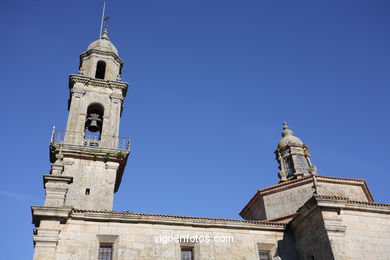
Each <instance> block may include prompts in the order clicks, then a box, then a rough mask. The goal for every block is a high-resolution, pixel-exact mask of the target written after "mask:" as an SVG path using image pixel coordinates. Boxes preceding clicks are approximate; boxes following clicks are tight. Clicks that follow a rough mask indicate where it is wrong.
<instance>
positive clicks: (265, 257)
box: [259, 250, 271, 260]
mask: <svg viewBox="0 0 390 260" xmlns="http://www.w3.org/2000/svg"><path fill="white" fill-rule="evenodd" d="M259 259H260V260H271V254H270V252H269V251H264V250H260V251H259Z"/></svg>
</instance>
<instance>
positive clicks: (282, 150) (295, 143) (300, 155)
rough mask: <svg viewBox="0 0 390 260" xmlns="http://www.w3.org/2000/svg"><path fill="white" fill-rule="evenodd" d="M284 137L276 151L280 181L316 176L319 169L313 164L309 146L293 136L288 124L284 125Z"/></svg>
mask: <svg viewBox="0 0 390 260" xmlns="http://www.w3.org/2000/svg"><path fill="white" fill-rule="evenodd" d="M282 137H283V138H282V139H281V140H280V141H279V144H278V148H277V149H276V151H275V155H276V160H277V161H278V163H279V170H280V171H279V173H278V176H279V178H280V180H281V181H287V180H290V179H296V178H299V177H303V176H309V175H316V174H317V168H316V167H315V166H314V165H313V164H312V163H311V160H310V154H309V151H308V146H307V145H306V144H304V143H303V142H302V141H301V139H299V138H298V137H296V136H294V135H293V131H291V130H290V129H289V128H288V126H287V124H286V122H284V123H283V132H282Z"/></svg>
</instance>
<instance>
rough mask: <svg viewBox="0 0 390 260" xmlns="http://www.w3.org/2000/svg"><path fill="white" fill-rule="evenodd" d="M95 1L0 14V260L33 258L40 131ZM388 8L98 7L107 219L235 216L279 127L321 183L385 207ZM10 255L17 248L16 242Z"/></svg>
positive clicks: (175, 1)
mask: <svg viewBox="0 0 390 260" xmlns="http://www.w3.org/2000/svg"><path fill="white" fill-rule="evenodd" d="M101 7H102V1H92V0H84V1H76V0H67V1H49V0H36V1H17V0H12V1H11V0H3V1H1V2H0V10H1V11H2V28H1V41H0V47H1V50H2V57H3V62H2V63H1V70H0V71H1V72H0V75H1V78H2V81H1V84H0V85H1V91H2V92H1V93H2V102H1V103H0V108H1V111H2V112H3V113H2V122H3V123H2V124H1V125H2V127H1V128H0V134H1V135H0V136H1V140H2V141H1V143H2V147H3V149H1V150H0V153H1V158H2V160H1V166H0V167H1V168H0V172H1V179H2V181H1V182H0V202H1V205H2V207H3V214H1V222H2V223H3V228H2V236H1V237H2V238H1V244H2V248H3V249H2V257H3V258H4V259H6V258H8V259H29V258H31V257H32V253H33V245H32V228H33V226H32V225H31V212H30V206H31V205H42V203H43V198H44V190H43V184H42V174H47V173H48V172H49V169H50V163H49V158H48V155H49V153H48V145H49V140H50V139H49V138H50V133H51V128H52V126H53V125H55V126H56V127H57V128H59V129H64V128H65V124H66V119H67V99H68V95H69V90H68V74H70V73H77V70H78V62H79V55H80V54H81V53H82V52H84V51H85V49H86V48H87V46H88V44H89V43H90V42H92V41H94V40H96V39H97V37H98V32H99V23H100V15H101ZM389 12H390V3H389V1H359V0H353V1H352V0H351V1H340V0H328V1H287V0H286V1H282V0H278V1H275V0H272V1H271V0H269V1H268V0H267V1H265V0H256V1H255V0H224V1H217V0H198V1H183V0H180V1H179V0H164V1H161V0H142V1H141V0H133V1H118V0H112V1H108V8H107V15H108V16H110V21H109V35H110V38H111V40H112V42H113V43H114V44H115V45H116V47H117V48H118V50H119V54H120V57H121V58H122V59H123V60H124V61H125V65H124V68H123V80H125V81H127V82H129V85H130V89H129V91H128V96H127V99H126V101H125V107H124V112H123V116H122V121H121V132H120V135H121V136H125V137H130V138H131V139H132V155H131V157H130V159H129V161H128V164H127V168H126V170H125V175H124V178H123V181H122V184H121V187H120V190H119V192H118V193H117V194H116V197H115V203H114V204H115V206H114V208H115V210H128V211H133V212H150V213H164V214H176V215H191V216H206V217H224V218H238V217H239V216H238V212H239V211H240V210H241V209H242V207H243V206H244V205H245V204H246V203H247V201H248V200H249V199H250V198H251V197H252V196H253V194H254V193H255V192H256V190H257V189H260V188H262V187H265V186H268V185H272V184H275V183H277V182H278V178H277V176H276V173H277V171H278V169H277V163H276V161H275V159H274V154H273V152H274V150H275V148H276V145H277V143H278V141H279V139H280V133H281V128H282V122H283V121H287V122H288V125H289V126H290V127H291V129H292V130H293V131H294V132H295V134H296V135H297V136H299V137H300V138H301V139H302V140H303V141H304V142H305V143H307V144H308V145H309V147H310V151H311V154H312V160H313V163H314V164H316V165H317V168H318V170H319V173H320V174H321V175H328V176H340V177H349V178H364V179H366V180H367V182H368V185H369V187H370V188H371V192H372V194H373V196H374V198H375V200H376V201H379V202H389V199H388V198H389V191H388V184H389V183H390V177H389V170H388V168H386V165H388V161H389V158H388V155H387V153H388V151H387V150H388V147H389V145H390V141H389V140H390V139H389V137H388V132H389V129H390V123H389V116H388V114H389V112H390V106H389V101H388V99H389V97H390V90H389V83H390V79H389V69H390V64H389V60H390V49H389V46H390V31H389V28H390V16H389V15H388V14H389ZM16 244H17V245H18V247H16V246H15V245H16Z"/></svg>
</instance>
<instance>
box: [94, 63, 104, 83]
mask: <svg viewBox="0 0 390 260" xmlns="http://www.w3.org/2000/svg"><path fill="white" fill-rule="evenodd" d="M105 75H106V63H105V62H104V61H102V60H100V61H98V62H97V64H96V73H95V78H97V79H104V77H105Z"/></svg>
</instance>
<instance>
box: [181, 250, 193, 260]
mask: <svg viewBox="0 0 390 260" xmlns="http://www.w3.org/2000/svg"><path fill="white" fill-rule="evenodd" d="M181 260H194V249H193V247H182V248H181Z"/></svg>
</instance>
